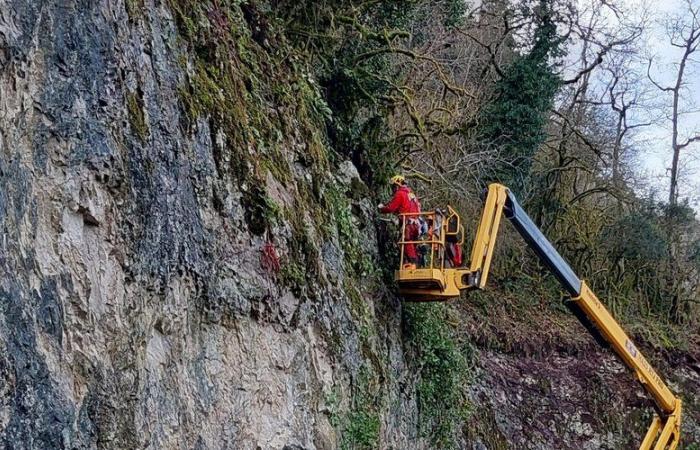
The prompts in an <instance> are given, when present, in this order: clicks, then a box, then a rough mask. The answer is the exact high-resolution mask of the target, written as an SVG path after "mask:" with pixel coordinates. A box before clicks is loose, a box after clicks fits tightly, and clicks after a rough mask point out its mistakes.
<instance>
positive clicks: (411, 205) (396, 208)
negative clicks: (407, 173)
mask: <svg viewBox="0 0 700 450" xmlns="http://www.w3.org/2000/svg"><path fill="white" fill-rule="evenodd" d="M379 211H380V212H382V213H384V214H386V213H395V214H404V213H419V212H420V202H418V197H416V194H414V193H413V191H411V188H409V187H408V186H405V185H404V186H400V187H399V188H398V189H397V190H396V192H394V197H393V198H392V199H391V201H390V202H389V203H388V204H387V205H386V206H384V207H383V208H382V209H380V210H379Z"/></svg>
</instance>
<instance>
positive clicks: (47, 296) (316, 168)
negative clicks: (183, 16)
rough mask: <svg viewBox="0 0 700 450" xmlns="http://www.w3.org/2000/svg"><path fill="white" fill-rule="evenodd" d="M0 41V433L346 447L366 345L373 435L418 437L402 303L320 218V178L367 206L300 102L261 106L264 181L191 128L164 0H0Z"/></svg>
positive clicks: (103, 443) (92, 440)
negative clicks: (302, 117) (316, 144)
mask: <svg viewBox="0 0 700 450" xmlns="http://www.w3.org/2000/svg"><path fill="white" fill-rule="evenodd" d="M134 4H136V5H137V7H134ZM129 8H132V9H129ZM129 13H131V15H130V14H129ZM242 23H243V24H244V22H242ZM0 44H2V45H1V46H0V48H1V51H0V224H1V225H0V226H1V233H2V235H1V236H0V238H1V240H0V244H1V248H0V380H1V381H0V431H1V433H0V440H1V441H2V445H3V447H4V448H18V449H20V448H26V449H30V448H31V449H54V448H114V449H126V448H153V449H156V448H182V449H185V448H187V449H219V448H230V449H257V448H260V449H282V448H286V449H299V448H305V449H312V448H317V449H329V448H336V447H338V446H340V445H341V444H342V442H341V438H340V436H339V433H338V431H337V430H338V429H339V427H341V426H342V425H339V424H338V423H339V422H342V417H343V414H344V413H345V412H346V411H351V410H352V409H353V408H354V407H355V406H353V405H352V404H350V403H349V402H350V400H349V399H350V398H351V397H352V396H351V394H352V392H350V389H351V386H356V385H357V384H356V383H355V377H357V376H358V374H359V371H360V368H361V367H363V365H365V364H366V361H367V360H368V359H369V358H371V359H373V360H376V363H375V369H376V372H377V373H380V374H381V376H382V381H381V383H382V387H381V389H382V399H383V403H382V404H377V405H372V408H375V409H376V412H377V413H378V417H380V418H381V423H380V424H379V425H380V441H381V445H382V447H394V448H409V447H410V446H409V445H408V444H407V439H408V438H409V437H410V436H415V434H416V431H415V429H416V428H415V427H416V425H415V422H416V419H415V418H416V413H415V404H414V401H415V400H414V399H413V398H412V396H411V395H412V394H411V389H403V388H401V386H402V384H403V383H404V378H405V373H406V371H405V367H404V366H405V358H404V354H403V351H402V349H401V336H400V333H401V327H400V322H399V320H400V316H399V309H398V306H397V303H396V302H395V301H388V300H387V298H386V297H385V296H382V295H381V292H379V294H380V295H377V292H374V293H373V295H371V296H370V295H366V294H365V292H367V290H368V289H376V288H375V287H370V286H369V283H365V285H364V286H363V285H361V284H360V283H356V282H355V281H354V279H351V278H350V276H347V275H346V274H345V272H346V269H345V265H344V250H343V246H342V245H341V244H340V242H339V238H338V235H337V234H338V232H337V231H336V227H335V224H334V223H333V220H335V219H334V217H333V215H332V214H331V215H323V216H322V217H325V218H326V221H327V223H326V226H327V227H328V229H327V230H325V233H324V235H321V234H320V233H321V230H322V228H321V225H322V224H320V223H315V222H316V220H315V219H316V218H314V217H312V216H311V211H313V208H316V210H319V209H321V208H322V206H321V205H322V204H324V205H325V204H327V202H326V203H322V199H323V198H324V195H326V196H327V195H328V194H327V192H328V189H330V187H332V188H333V190H334V191H333V192H335V193H337V195H338V196H340V199H339V200H337V202H340V203H339V204H338V207H339V208H344V209H343V210H342V211H343V212H344V213H345V214H346V219H347V220H350V221H352V224H353V226H356V227H359V226H366V224H365V225H362V224H361V222H362V221H363V220H364V221H367V220H368V216H367V207H368V202H367V201H356V200H352V199H350V198H348V197H346V195H345V193H346V192H347V191H348V190H349V186H350V184H351V183H352V182H355V183H358V182H359V179H358V176H357V173H356V171H354V168H353V167H352V165H349V164H348V163H342V162H338V163H334V164H335V165H331V164H330V163H329V162H327V161H325V160H324V161H322V162H317V161H311V162H310V161H309V159H308V157H307V154H308V152H309V145H310V144H309V142H308V138H307V137H306V136H302V135H301V132H300V131H299V130H300V129H301V127H300V126H299V125H298V124H297V123H296V116H295V113H294V109H295V108H297V107H298V105H297V104H295V103H294V100H290V101H289V102H287V103H278V104H274V103H267V104H265V110H263V111H258V113H260V114H265V115H269V116H274V117H276V118H277V120H279V121H280V123H282V122H284V128H281V129H280V130H279V136H277V137H276V142H275V146H276V148H277V149H278V150H279V151H278V152H277V153H276V154H275V155H273V156H269V155H268V156H266V157H267V161H270V162H273V163H275V164H276V165H277V166H278V167H283V168H284V170H285V175H284V177H280V178H283V179H276V178H275V177H274V176H273V175H271V173H270V172H271V171H270V170H264V169H262V168H260V167H259V166H257V164H258V162H260V161H261V160H262V157H263V154H264V152H265V149H264V148H263V146H262V145H254V144H252V143H250V145H249V146H248V148H243V149H240V150H241V153H240V154H242V155H244V156H240V155H238V156H237V155H234V154H232V153H226V149H225V147H226V145H225V144H224V143H223V142H224V141H225V140H226V139H227V136H225V134H224V132H223V131H221V130H214V129H212V128H211V126H210V120H209V118H208V117H207V116H206V115H204V114H203V115H201V116H199V117H196V118H195V119H196V121H195V122H194V123H187V124H185V122H186V118H185V117H184V113H183V110H184V108H183V105H182V95H181V90H182V87H183V86H186V85H187V84H188V79H189V78H188V77H189V76H190V75H191V73H188V70H189V71H192V70H194V69H192V67H191V64H192V58H191V57H190V56H189V55H188V53H187V51H186V49H185V47H184V44H183V41H182V39H181V38H180V37H179V33H178V29H177V26H176V22H175V20H174V18H173V14H172V10H171V8H170V7H169V6H168V5H166V4H164V3H162V2H157V1H156V2H153V1H147V2H145V3H144V4H141V5H139V2H127V4H125V3H124V2H123V1H119V0H117V1H114V0H102V1H97V2H91V1H90V2H88V1H33V0H17V1H12V0H11V1H2V2H0ZM225 94H226V95H241V94H242V93H240V92H230V93H225ZM287 110H289V112H287ZM245 113H251V111H245ZM217 140H219V142H216V141H217ZM234 160H235V161H234ZM234 163H236V164H238V167H239V169H240V171H242V172H243V173H244V174H249V173H255V175H256V176H255V177H252V176H250V177H249V176H247V175H245V176H240V175H239V174H235V173H233V171H232V170H229V169H228V167H229V166H233V165H234ZM334 173H335V174H334ZM243 179H244V180H243ZM314 189H315V191H314ZM261 192H263V194H261ZM300 192H304V193H307V192H310V194H308V195H307V196H306V197H305V198H306V199H307V202H306V203H302V202H300V201H299V198H300V197H301V194H300ZM256 202H257V203H256ZM261 202H263V206H266V207H267V208H266V209H261V208H260V207H259V206H260V203H261ZM265 202H266V203H265ZM337 202H336V203H337ZM312 203H315V205H311V204H312ZM351 207H352V210H351V209H350V208H351ZM285 212H287V213H289V214H287V215H285ZM273 214H276V215H277V217H272V216H273ZM261 215H268V216H270V217H271V220H270V221H269V222H265V223H263V224H262V225H261V220H262V219H261V217H260V216H261ZM318 217H321V216H317V218H318ZM290 218H291V219H298V220H296V221H295V222H294V225H292V220H290ZM261 228H262V229H261ZM372 230H373V227H370V228H369V229H368V230H367V231H366V232H363V237H364V238H365V239H366V241H367V242H366V243H364V242H363V243H360V245H366V248H367V249H373V248H375V242H374V241H373V240H374V232H373V231H372ZM300 236H301V237H303V239H304V240H305V241H304V242H305V243H304V245H305V248H303V249H300V250H296V249H295V246H298V245H299V240H300ZM293 240H294V242H292V241H293ZM268 242H269V243H270V246H268V247H267V248H268V250H269V252H268V253H267V255H268V258H267V259H266V258H264V257H263V256H264V254H263V252H262V250H263V249H264V248H265V244H266V243H268ZM367 252H368V253H367V255H369V258H373V257H374V254H373V253H372V251H371V250H367ZM275 254H276V256H278V257H279V258H280V266H281V267H280V268H279V270H277V268H276V267H274V266H275V264H274V262H275V261H274V257H275ZM270 257H271V258H272V261H270ZM265 262H266V263H267V265H265V264H263V263H265ZM270 265H271V267H270ZM352 276H353V277H355V278H357V275H356V274H355V272H353V275H352ZM368 278H371V277H368ZM283 279H284V280H283ZM348 289H350V290H353V292H354V294H353V295H354V297H355V298H357V299H360V298H361V301H362V304H356V305H355V309H354V310H353V308H352V305H351V302H352V300H351V297H350V296H349V295H348ZM373 299H376V303H375V301H374V300H373ZM356 303H357V302H356ZM378 304H379V305H381V306H377V305H378ZM375 307H376V308H378V309H380V310H381V311H375ZM358 308H360V309H358ZM358 311H359V312H358ZM358 314H359V315H358ZM375 314H379V315H381V321H378V320H377V319H376V318H375ZM361 320H364V321H366V322H367V325H366V328H367V327H370V328H371V333H368V332H367V331H365V335H364V336H363V337H361V336H360V331H361V330H360V328H361V322H360V321H361ZM368 329H369V328H368ZM413 445H414V444H411V446H413Z"/></svg>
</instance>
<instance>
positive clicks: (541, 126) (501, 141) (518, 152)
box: [480, 0, 563, 191]
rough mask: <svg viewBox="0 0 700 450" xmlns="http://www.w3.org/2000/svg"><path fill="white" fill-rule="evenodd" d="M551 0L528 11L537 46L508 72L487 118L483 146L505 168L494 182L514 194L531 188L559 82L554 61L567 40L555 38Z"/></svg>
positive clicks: (498, 169)
mask: <svg viewBox="0 0 700 450" xmlns="http://www.w3.org/2000/svg"><path fill="white" fill-rule="evenodd" d="M553 3H554V2H553V1H552V0H540V1H539V2H538V4H537V5H536V7H534V8H532V9H531V10H530V11H528V14H531V15H532V18H533V20H534V22H535V26H536V28H535V32H534V42H533V45H532V47H531V48H530V50H529V51H527V52H525V53H523V54H520V55H518V56H517V57H516V58H515V59H514V61H513V62H512V63H511V64H510V65H509V66H508V67H507V68H506V70H505V72H504V76H503V78H502V79H501V80H499V82H498V84H497V86H496V98H495V99H494V101H493V102H492V103H491V104H489V105H488V106H487V107H486V108H485V110H484V113H483V116H482V120H481V121H480V123H481V130H480V136H481V142H482V144H483V145H486V146H495V147H496V148H497V149H498V152H499V156H500V160H501V161H502V163H501V164H500V165H499V166H497V167H495V168H494V175H493V176H494V178H495V179H496V180H498V181H500V182H502V183H504V184H506V185H508V186H510V187H511V188H512V189H513V190H515V191H520V190H522V189H523V188H524V187H525V185H526V184H527V182H528V176H529V172H530V166H531V163H532V157H533V156H534V154H535V152H536V151H537V149H538V147H539V146H540V145H541V144H542V142H544V140H545V137H546V132H545V127H546V124H547V119H548V113H549V110H550V108H551V106H552V102H553V100H554V96H555V94H556V92H557V90H558V88H559V86H560V79H559V77H558V76H557V74H556V73H555V72H554V64H553V62H552V61H553V60H554V59H555V58H556V57H557V56H559V55H560V47H561V45H562V42H563V39H562V37H561V36H559V34H558V32H557V23H556V19H557V17H556V13H555V10H554V5H553Z"/></svg>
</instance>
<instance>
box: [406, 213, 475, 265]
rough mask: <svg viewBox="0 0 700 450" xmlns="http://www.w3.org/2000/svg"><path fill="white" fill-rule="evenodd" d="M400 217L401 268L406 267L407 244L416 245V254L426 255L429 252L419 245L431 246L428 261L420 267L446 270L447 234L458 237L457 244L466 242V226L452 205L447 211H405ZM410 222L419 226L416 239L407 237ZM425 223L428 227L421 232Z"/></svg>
mask: <svg viewBox="0 0 700 450" xmlns="http://www.w3.org/2000/svg"><path fill="white" fill-rule="evenodd" d="M399 218H400V221H401V236H400V238H399V241H398V242H397V244H398V245H399V247H400V249H401V257H400V260H399V268H400V269H404V268H406V264H407V263H406V246H407V245H414V246H415V247H416V254H417V255H418V254H424V256H427V253H424V251H421V249H420V248H419V247H421V246H430V258H429V260H428V262H426V263H424V264H422V265H420V267H418V268H421V269H440V270H444V269H445V240H446V238H447V236H454V237H455V238H456V239H457V242H456V243H457V245H460V246H461V245H462V244H463V243H464V227H463V226H462V223H461V219H460V217H459V215H458V214H457V213H456V212H455V210H454V209H452V207H450V206H448V207H447V212H446V213H443V212H442V211H437V210H436V211H428V212H422V213H403V214H400V215H399ZM438 221H439V223H438ZM408 224H415V225H416V226H417V227H418V233H419V234H418V236H417V238H416V239H406V226H407V225H408ZM423 224H425V225H426V226H427V229H426V231H425V232H424V233H421V229H422V227H423ZM436 224H437V225H436ZM419 262H420V261H419Z"/></svg>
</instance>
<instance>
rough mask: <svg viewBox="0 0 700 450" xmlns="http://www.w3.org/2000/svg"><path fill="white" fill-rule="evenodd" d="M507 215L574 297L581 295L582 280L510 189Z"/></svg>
mask: <svg viewBox="0 0 700 450" xmlns="http://www.w3.org/2000/svg"><path fill="white" fill-rule="evenodd" d="M504 209H505V216H506V217H507V218H508V219H509V220H510V221H511V223H512V224H513V226H514V227H515V229H516V230H518V233H520V236H522V237H523V239H525V242H527V244H528V246H530V248H532V249H533V250H534V251H535V253H537V256H538V257H539V258H540V261H542V263H543V264H544V265H545V266H547V268H548V269H549V270H551V271H552V273H553V274H554V276H555V277H556V278H557V280H559V282H560V283H561V284H562V286H564V288H565V289H566V291H567V292H568V293H569V295H571V296H572V297H578V296H579V295H581V280H580V279H579V278H578V277H577V276H576V274H575V273H574V271H573V269H572V268H571V266H569V264H568V263H567V262H566V261H565V260H564V258H562V256H561V255H560V254H559V252H557V251H556V250H555V249H554V247H553V246H552V244H551V242H549V240H547V238H546V237H545V236H544V234H542V232H541V231H540V229H539V228H537V225H535V223H534V222H533V221H532V219H530V216H528V215H527V213H526V212H525V210H523V209H522V208H521V207H520V205H519V204H518V202H517V200H516V199H515V196H514V195H513V194H512V193H511V192H510V191H508V196H507V198H506V204H505V208H504Z"/></svg>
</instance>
